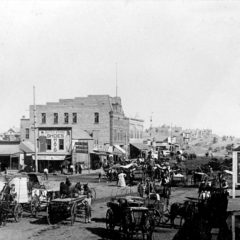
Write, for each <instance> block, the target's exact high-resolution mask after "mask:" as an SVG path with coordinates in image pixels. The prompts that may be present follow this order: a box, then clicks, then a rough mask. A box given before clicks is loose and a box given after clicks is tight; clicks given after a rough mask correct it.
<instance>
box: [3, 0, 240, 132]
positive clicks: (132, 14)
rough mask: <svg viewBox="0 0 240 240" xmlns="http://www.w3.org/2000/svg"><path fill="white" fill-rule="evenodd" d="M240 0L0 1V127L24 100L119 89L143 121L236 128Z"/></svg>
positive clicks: (11, 120) (16, 118) (16, 117)
mask: <svg viewBox="0 0 240 240" xmlns="http://www.w3.org/2000/svg"><path fill="white" fill-rule="evenodd" d="M239 54H240V1H231V0H227V1H197V0H196V1H184V0H182V1H181V0H179V1H174V0H170V1H163V0H160V1H131V0H128V1H100V0H98V1H88V2H87V1H76V0H75V1H73V0H72V1H63V0H60V1H50V0H49V1H44V0H42V1H37V0H36V1H30V0H28V1H1V2H0V83H1V85H0V89H1V93H0V111H1V118H0V131H6V130H8V129H9V128H10V127H12V126H16V127H19V125H20V118H21V116H22V115H25V116H27V117H28V116H29V112H28V109H29V105H30V104H32V103H33V85H35V86H36V103H37V104H45V103H46V102H52V101H58V100H59V99H60V98H74V97H84V96H87V95H89V94H109V95H111V96H115V94H116V91H115V88H116V62H117V64H118V71H117V72H118V74H117V76H118V95H119V96H120V97H121V98H122V103H123V108H124V111H125V114H126V115H127V116H129V117H140V118H142V119H144V120H145V125H146V127H149V125H150V116H151V115H152V118H153V125H154V126H158V125H162V124H164V123H165V124H171V123H172V124H173V125H177V126H182V127H184V128H212V129H213V131H214V132H215V133H218V134H227V135H235V136H240V55H239Z"/></svg>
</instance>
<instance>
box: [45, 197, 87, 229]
mask: <svg viewBox="0 0 240 240" xmlns="http://www.w3.org/2000/svg"><path fill="white" fill-rule="evenodd" d="M85 198H86V196H85V195H80V196H78V197H76V198H56V199H53V200H51V201H50V202H49V203H48V206H47V221H48V224H54V223H56V222H58V221H61V220H66V219H67V218H70V221H71V225H73V224H74V222H75V221H76V218H77V217H82V216H83V215H84V212H85V205H84V203H83V200H84V199H85ZM84 217H85V216H84Z"/></svg>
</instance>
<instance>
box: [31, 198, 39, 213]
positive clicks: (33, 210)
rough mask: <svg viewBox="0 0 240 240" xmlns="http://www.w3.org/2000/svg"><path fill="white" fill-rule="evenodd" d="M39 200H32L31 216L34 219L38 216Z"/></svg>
mask: <svg viewBox="0 0 240 240" xmlns="http://www.w3.org/2000/svg"><path fill="white" fill-rule="evenodd" d="M39 204H40V202H39V199H38V198H33V199H31V203H30V207H31V214H32V216H34V217H37V216H38V207H39Z"/></svg>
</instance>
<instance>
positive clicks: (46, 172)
mask: <svg viewBox="0 0 240 240" xmlns="http://www.w3.org/2000/svg"><path fill="white" fill-rule="evenodd" d="M43 173H44V180H48V169H47V167H45V168H44V170H43Z"/></svg>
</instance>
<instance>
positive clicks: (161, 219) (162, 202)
mask: <svg viewBox="0 0 240 240" xmlns="http://www.w3.org/2000/svg"><path fill="white" fill-rule="evenodd" d="M144 205H145V206H146V207H147V208H148V209H149V211H150V214H151V215H152V216H153V218H154V222H155V225H156V226H159V225H160V224H166V223H167V222H168V221H169V219H170V212H169V201H168V200H167V199H166V198H163V197H160V195H159V194H158V193H150V194H149V197H148V198H146V199H145V201H144Z"/></svg>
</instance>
